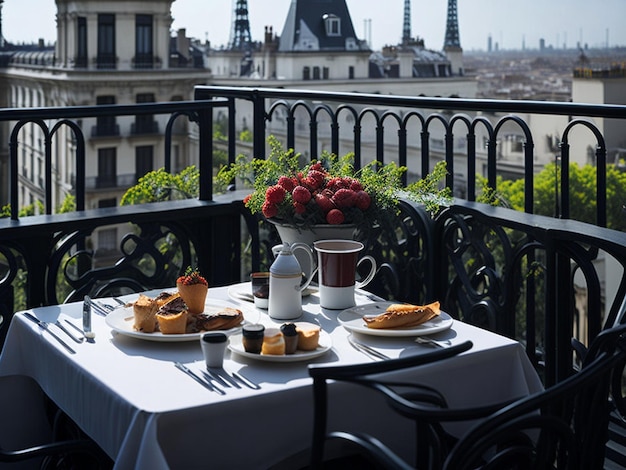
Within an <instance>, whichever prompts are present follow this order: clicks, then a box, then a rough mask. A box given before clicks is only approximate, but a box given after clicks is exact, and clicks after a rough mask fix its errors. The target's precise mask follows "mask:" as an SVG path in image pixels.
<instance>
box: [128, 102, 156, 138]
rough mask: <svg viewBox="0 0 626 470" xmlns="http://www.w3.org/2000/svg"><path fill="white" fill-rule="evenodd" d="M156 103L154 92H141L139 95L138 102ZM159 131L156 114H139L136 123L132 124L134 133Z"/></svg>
mask: <svg viewBox="0 0 626 470" xmlns="http://www.w3.org/2000/svg"><path fill="white" fill-rule="evenodd" d="M142 103H154V94H152V93H139V94H138V95H137V104H142ZM157 132H158V128H157V125H156V122H155V120H154V115H152V114H138V115H137V116H135V123H134V124H133V125H132V126H131V133H132V134H154V133H157Z"/></svg>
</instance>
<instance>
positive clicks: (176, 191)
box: [120, 165, 200, 206]
mask: <svg viewBox="0 0 626 470" xmlns="http://www.w3.org/2000/svg"><path fill="white" fill-rule="evenodd" d="M199 180H200V178H199V171H198V169H197V168H196V167H195V166H193V165H192V166H189V167H187V168H185V169H184V170H183V171H181V172H180V173H178V174H171V173H168V172H166V171H165V170H164V169H163V168H160V169H158V170H155V171H151V172H149V173H146V174H145V175H144V176H142V177H141V178H139V181H138V182H137V184H136V185H135V186H133V187H131V188H129V189H128V190H127V191H126V192H125V193H124V195H123V196H122V200H121V202H120V204H121V205H122V206H124V205H132V204H145V203H149V202H160V201H170V200H174V199H190V198H193V197H196V196H197V195H198V188H199Z"/></svg>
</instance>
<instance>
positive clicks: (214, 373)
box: [203, 367, 241, 388]
mask: <svg viewBox="0 0 626 470" xmlns="http://www.w3.org/2000/svg"><path fill="white" fill-rule="evenodd" d="M203 374H206V375H207V376H209V377H212V378H213V379H214V380H217V381H218V382H219V383H221V384H222V385H223V386H224V387H227V388H241V385H239V383H238V382H237V381H236V380H235V379H234V378H233V377H232V376H231V375H230V374H229V373H228V372H227V371H226V370H224V369H223V368H221V367H220V368H217V367H209V368H207V371H206V372H204V371H203Z"/></svg>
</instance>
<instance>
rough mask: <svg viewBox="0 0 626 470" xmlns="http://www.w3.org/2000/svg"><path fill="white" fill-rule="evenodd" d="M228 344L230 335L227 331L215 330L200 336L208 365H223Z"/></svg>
mask: <svg viewBox="0 0 626 470" xmlns="http://www.w3.org/2000/svg"><path fill="white" fill-rule="evenodd" d="M227 344H228V336H226V334H225V333H220V332H217V331H214V332H210V333H204V334H203V335H201V336H200V346H201V347H202V354H203V355H204V361H205V362H206V366H207V367H222V365H223V364H224V352H225V351H226V345H227Z"/></svg>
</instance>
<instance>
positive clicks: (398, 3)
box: [2, 0, 626, 50]
mask: <svg viewBox="0 0 626 470" xmlns="http://www.w3.org/2000/svg"><path fill="white" fill-rule="evenodd" d="M346 1H347V4H348V8H349V10H350V13H351V15H352V21H353V23H354V27H355V29H356V32H357V36H358V37H359V38H360V39H371V42H372V46H373V47H374V48H375V49H379V48H380V47H381V46H383V45H385V44H396V43H398V42H399V40H400V38H401V36H402V22H403V17H404V0H346ZM290 3H291V0H248V9H249V18H250V28H251V33H252V38H253V39H254V40H258V41H260V40H262V39H263V29H264V27H265V26H266V25H271V26H273V27H274V30H275V31H276V32H277V33H279V34H280V32H281V31H282V28H283V25H284V22H285V18H286V15H287V11H288V9H289V5H290ZM447 3H448V2H447V0H412V4H411V23H412V28H411V32H412V35H413V36H414V37H415V36H419V37H421V38H423V39H424V40H425V42H426V47H427V48H429V49H436V50H440V49H441V48H442V47H443V38H444V34H445V27H446V9H447ZM457 4H458V16H459V31H460V35H461V46H462V47H463V49H465V50H471V49H485V48H486V47H487V38H488V37H489V36H490V35H491V37H492V41H493V43H494V44H495V43H498V44H499V46H500V48H502V49H520V48H521V47H522V44H523V43H525V45H526V47H527V48H537V47H538V44H539V39H540V38H544V39H545V40H546V44H547V45H552V46H554V47H563V45H566V46H567V47H570V48H571V47H576V45H577V43H581V44H588V45H589V46H590V47H603V46H605V45H606V44H607V40H608V43H609V45H610V46H615V45H623V46H626V27H625V26H624V19H625V18H626V0H593V1H592V0H523V1H512V0H507V1H502V0H457ZM2 8H3V9H2V28H3V29H2V33H3V36H4V37H5V39H7V40H8V41H10V42H14V43H21V42H32V41H36V40H37V39H39V38H43V39H45V41H46V42H54V41H55V40H56V29H55V28H56V24H55V18H54V15H55V13H56V5H55V2H54V0H4V4H3V7H2ZM231 10H232V0H175V1H174V3H173V5H172V16H173V18H174V23H173V25H172V28H173V29H174V30H177V29H179V28H186V29H187V35H188V36H191V37H196V38H199V39H202V40H204V39H206V38H208V39H209V40H210V41H211V43H212V44H213V45H214V46H218V45H221V44H226V43H228V39H229V35H230V29H231V21H232V12H231Z"/></svg>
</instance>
